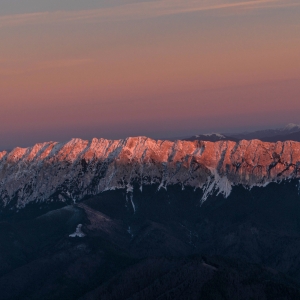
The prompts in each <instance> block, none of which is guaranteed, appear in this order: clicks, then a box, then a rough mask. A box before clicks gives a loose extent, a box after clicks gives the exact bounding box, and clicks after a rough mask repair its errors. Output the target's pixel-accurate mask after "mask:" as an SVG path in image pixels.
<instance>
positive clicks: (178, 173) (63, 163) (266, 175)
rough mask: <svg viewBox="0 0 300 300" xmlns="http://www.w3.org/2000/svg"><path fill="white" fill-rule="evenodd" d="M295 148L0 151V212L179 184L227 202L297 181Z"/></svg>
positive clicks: (135, 140)
mask: <svg viewBox="0 0 300 300" xmlns="http://www.w3.org/2000/svg"><path fill="white" fill-rule="evenodd" d="M299 171H300V143H298V142H292V141H286V142H277V143H267V142H262V141H260V140H250V141H246V140H242V141H240V142H233V141H218V142H204V141H181V140H178V141H174V142H172V141H168V140H153V139H150V138H147V137H130V138H127V139H122V140H106V139H96V138H94V139H92V140H91V141H87V140H81V139H72V140H70V141H69V142H67V143H58V142H47V143H41V144H36V145H34V146H33V147H29V148H15V149H14V150H12V151H11V152H6V151H4V152H0V200H1V206H2V207H9V206H14V207H15V208H22V207H25V206H26V205H27V204H28V203H31V202H44V201H63V202H66V201H74V202H77V201H80V200H81V199H83V198H84V197H86V196H91V195H96V194H99V193H101V192H103V191H107V190H114V189H124V188H125V189H126V190H127V192H131V191H132V189H133V186H134V185H137V186H139V188H140V189H141V191H142V189H143V186H145V185H151V184H157V185H158V189H161V188H165V189H167V187H168V186H169V185H175V184H179V185H181V186H182V188H183V189H184V187H185V186H190V187H193V188H195V189H198V188H199V189H201V190H202V191H203V197H202V201H204V200H205V199H206V198H207V197H208V196H209V195H210V194H211V193H214V192H217V193H221V194H223V195H224V197H228V196H229V194H230V193H231V189H232V186H235V185H243V186H245V187H246V188H251V187H253V186H265V185H267V184H268V183H270V182H280V181H282V180H286V179H293V178H298V177H300V175H299Z"/></svg>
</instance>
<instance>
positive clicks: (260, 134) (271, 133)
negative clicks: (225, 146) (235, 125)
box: [231, 123, 300, 142]
mask: <svg viewBox="0 0 300 300" xmlns="http://www.w3.org/2000/svg"><path fill="white" fill-rule="evenodd" d="M296 132H300V125H297V124H293V123H290V124H288V125H286V126H285V127H283V128H278V129H266V130H259V131H254V132H247V133H238V134H231V136H232V137H233V138H236V139H239V140H253V139H258V140H262V141H266V142H269V141H272V142H273V141H285V140H288V139H290V138H289V137H288V135H290V134H292V133H296ZM271 137H274V139H271ZM279 137H280V138H279ZM292 137H293V136H292ZM295 137H297V136H295ZM296 141H298V139H297V140H296Z"/></svg>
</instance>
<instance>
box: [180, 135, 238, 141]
mask: <svg viewBox="0 0 300 300" xmlns="http://www.w3.org/2000/svg"><path fill="white" fill-rule="evenodd" d="M183 140H185V141H207V142H218V141H233V142H237V141H238V140H239V139H238V138H235V137H230V136H227V135H224V134H220V133H207V134H199V135H193V136H191V137H189V138H184V139H183Z"/></svg>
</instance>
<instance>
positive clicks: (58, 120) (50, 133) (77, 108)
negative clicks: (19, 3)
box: [0, 0, 300, 148]
mask: <svg viewBox="0 0 300 300" xmlns="http://www.w3.org/2000/svg"><path fill="white" fill-rule="evenodd" d="M117 2H118V1H115V3H116V5H115V6H113V7H108V8H107V7H105V8H101V7H100V8H93V9H79V10H71V7H70V10H67V9H60V7H59V6H58V7H57V9H54V10H52V11H48V10H46V9H45V11H38V12H35V11H32V12H30V11H29V12H28V11H26V12H25V11H22V10H21V9H20V11H17V12H10V11H9V9H8V8H9V7H8V8H7V11H8V12H7V13H6V14H2V15H1V14H0V39H1V41H4V42H1V46H0V91H1V95H0V97H1V98H0V99H1V110H0V120H1V121H0V122H1V129H0V135H1V136H2V138H1V140H2V142H1V143H0V147H1V148H3V147H12V146H16V145H21V146H23V145H30V144H32V143H35V142H37V141H46V140H49V139H52V140H66V139H69V138H71V137H81V138H91V137H93V136H96V137H107V138H120V137H126V136H132V135H148V136H151V137H155V138H156V137H157V138H164V137H172V136H181V135H183V136H184V135H192V134H196V133H204V132H209V131H219V132H226V131H232V130H234V129H240V128H241V129H243V130H245V129H251V128H260V127H261V128H265V127H277V126H281V125H284V124H285V123H289V122H294V123H300V117H299V115H300V114H299V113H300V99H299V95H300V58H299V53H300V35H299V32H300V19H299V13H300V6H299V5H298V4H299V3H298V1H289V0H286V1H281V0H274V1H273V0H269V1H229V0H228V1H225V0H224V1H222V0H212V1H198V2H197V1H190V0H187V1H185V2H183V1H179V0H178V1H169V0H162V1H149V2H139V1H128V2H131V3H130V4H124V5H118V3H117ZM0 11H1V4H0Z"/></svg>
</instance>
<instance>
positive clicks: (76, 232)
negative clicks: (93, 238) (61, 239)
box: [69, 224, 85, 238]
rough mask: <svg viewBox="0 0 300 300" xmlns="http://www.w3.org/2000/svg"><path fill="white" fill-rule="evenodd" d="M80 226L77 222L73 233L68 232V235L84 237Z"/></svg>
mask: <svg viewBox="0 0 300 300" xmlns="http://www.w3.org/2000/svg"><path fill="white" fill-rule="evenodd" d="M81 228H82V224H78V226H77V228H76V231H75V232H74V233H72V234H70V235H69V237H72V238H74V237H80V238H83V237H85V234H84V233H83V232H82V230H81Z"/></svg>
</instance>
